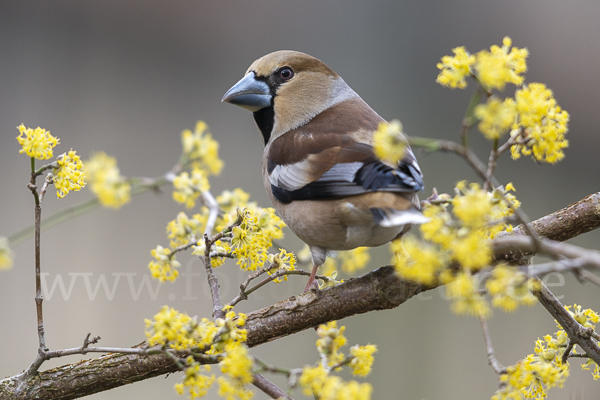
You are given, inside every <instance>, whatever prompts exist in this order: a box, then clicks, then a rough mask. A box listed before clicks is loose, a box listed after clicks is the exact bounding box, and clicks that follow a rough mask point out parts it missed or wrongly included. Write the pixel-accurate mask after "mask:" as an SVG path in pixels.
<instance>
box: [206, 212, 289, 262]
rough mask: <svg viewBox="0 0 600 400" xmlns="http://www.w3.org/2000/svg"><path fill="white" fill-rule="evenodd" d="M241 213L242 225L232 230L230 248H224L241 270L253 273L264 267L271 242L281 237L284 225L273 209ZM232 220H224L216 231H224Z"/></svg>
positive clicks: (231, 218) (226, 246)
mask: <svg viewBox="0 0 600 400" xmlns="http://www.w3.org/2000/svg"><path fill="white" fill-rule="evenodd" d="M242 213H243V218H244V219H243V221H242V223H241V224H240V225H239V226H236V227H234V228H233V230H232V234H233V237H232V239H231V246H229V245H227V244H224V247H225V249H226V251H227V252H230V253H231V254H233V255H234V256H235V258H237V260H238V261H237V264H238V265H239V266H240V268H241V269H243V270H247V271H248V270H251V271H254V270H256V269H259V268H262V267H263V266H264V264H265V261H266V260H267V257H268V250H269V248H271V246H272V245H273V240H275V239H281V238H282V237H283V231H282V229H283V227H284V226H285V223H284V222H283V221H282V220H281V218H279V217H278V216H277V215H275V210H274V209H273V208H260V207H257V208H255V209H248V208H247V209H244V210H243V211H242ZM232 220H233V217H232V216H231V215H230V216H229V217H228V218H224V219H223V221H222V225H221V226H218V227H217V230H222V229H224V228H225V227H227V226H228V225H230V221H232Z"/></svg>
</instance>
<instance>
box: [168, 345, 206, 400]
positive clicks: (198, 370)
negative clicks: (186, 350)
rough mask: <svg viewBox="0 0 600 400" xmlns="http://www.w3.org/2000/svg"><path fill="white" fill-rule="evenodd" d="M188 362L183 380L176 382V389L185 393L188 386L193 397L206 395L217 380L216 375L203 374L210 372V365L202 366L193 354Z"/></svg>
mask: <svg viewBox="0 0 600 400" xmlns="http://www.w3.org/2000/svg"><path fill="white" fill-rule="evenodd" d="M186 362H187V364H188V365H189V367H188V368H187V369H186V371H185V376H184V378H183V382H181V383H176V384H175V390H176V391H177V393H178V394H183V393H184V392H185V389H186V388H187V389H188V392H189V394H190V398H191V399H196V398H199V397H203V396H205V395H206V393H207V392H208V389H210V387H211V386H212V384H213V383H214V381H215V376H214V375H203V374H202V372H204V373H209V372H210V365H202V366H201V365H200V363H198V362H195V361H194V357H192V356H189V357H188V358H187V360H186Z"/></svg>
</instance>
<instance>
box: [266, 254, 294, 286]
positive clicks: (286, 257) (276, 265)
mask: <svg viewBox="0 0 600 400" xmlns="http://www.w3.org/2000/svg"><path fill="white" fill-rule="evenodd" d="M267 261H268V262H269V263H270V264H271V268H270V269H269V270H268V271H267V273H268V274H269V275H273V274H274V273H275V272H277V271H278V270H282V269H283V270H286V271H294V270H295V269H296V256H295V255H294V253H288V252H287V251H286V250H284V249H279V253H277V254H269V255H268V256H267ZM287 279H288V277H287V275H284V276H283V278H275V279H273V282H275V283H280V282H282V281H284V280H285V281H287Z"/></svg>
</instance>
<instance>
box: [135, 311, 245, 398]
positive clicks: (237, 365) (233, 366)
mask: <svg viewBox="0 0 600 400" xmlns="http://www.w3.org/2000/svg"><path fill="white" fill-rule="evenodd" d="M245 322H246V316H245V315H244V314H241V313H240V314H237V315H236V313H235V312H233V311H229V312H227V314H226V316H225V318H224V319H223V318H219V319H217V320H216V321H215V322H212V321H209V320H208V319H206V318H202V320H200V321H197V319H196V318H195V317H194V318H190V317H189V316H188V315H187V314H185V313H179V312H178V311H176V310H175V309H173V308H170V307H168V306H164V307H163V308H162V309H161V310H160V312H159V313H158V314H156V315H155V316H154V318H153V320H152V321H151V320H146V337H147V340H148V344H150V346H155V345H161V346H164V347H166V346H168V347H171V348H173V349H175V350H184V349H196V348H198V349H199V351H200V352H204V351H206V353H207V354H214V355H221V356H222V358H221V361H220V362H219V367H220V369H221V372H222V373H223V374H224V375H225V376H222V377H219V378H218V380H217V381H218V383H219V396H221V397H223V398H225V399H232V400H233V399H250V398H252V392H250V391H249V390H247V389H246V385H247V384H249V383H251V382H252V365H253V360H252V357H250V355H249V354H248V348H247V347H246V345H245V344H244V343H243V342H245V341H246V330H245V329H242V328H241V327H243V326H244V324H245ZM186 364H187V368H186V372H185V376H184V378H183V381H182V382H180V383H178V384H176V385H175V390H176V391H177V392H178V393H179V394H183V393H184V391H185V389H186V388H187V389H188V392H189V394H190V397H191V398H192V399H193V398H197V397H202V396H204V395H205V394H206V393H207V390H208V389H209V388H210V387H211V386H212V384H213V383H214V381H215V376H214V375H212V374H211V375H207V373H209V372H210V367H208V366H203V367H202V366H201V365H200V364H199V363H198V362H196V361H195V360H194V358H193V357H192V356H190V357H188V358H187V359H186Z"/></svg>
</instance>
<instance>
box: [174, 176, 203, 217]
mask: <svg viewBox="0 0 600 400" xmlns="http://www.w3.org/2000/svg"><path fill="white" fill-rule="evenodd" d="M209 189H210V184H209V183H208V178H207V177H206V173H205V172H204V171H202V170H201V169H199V168H194V170H192V173H191V175H190V173H188V172H187V171H184V172H182V173H180V174H179V175H178V176H176V177H175V179H174V180H173V200H175V201H176V202H178V203H181V204H185V206H186V207H187V208H192V207H194V206H195V205H196V199H198V197H199V196H200V193H202V192H206V191H207V190H209Z"/></svg>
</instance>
